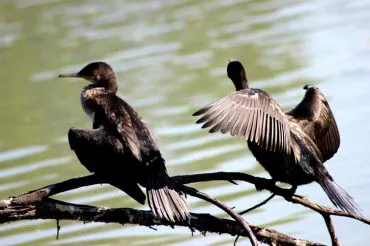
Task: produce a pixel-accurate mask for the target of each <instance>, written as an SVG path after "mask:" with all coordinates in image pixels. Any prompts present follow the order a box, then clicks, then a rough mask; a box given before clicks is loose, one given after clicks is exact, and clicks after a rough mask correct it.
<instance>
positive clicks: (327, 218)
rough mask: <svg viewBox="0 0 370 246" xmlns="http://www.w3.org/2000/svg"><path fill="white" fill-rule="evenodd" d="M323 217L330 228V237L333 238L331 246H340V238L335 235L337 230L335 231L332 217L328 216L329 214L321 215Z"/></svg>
mask: <svg viewBox="0 0 370 246" xmlns="http://www.w3.org/2000/svg"><path fill="white" fill-rule="evenodd" d="M321 215H322V216H323V217H324V220H325V224H326V227H327V228H328V231H329V235H330V238H331V245H332V246H339V241H338V237H337V235H336V233H335V229H334V226H333V223H332V221H331V218H330V215H327V214H321Z"/></svg>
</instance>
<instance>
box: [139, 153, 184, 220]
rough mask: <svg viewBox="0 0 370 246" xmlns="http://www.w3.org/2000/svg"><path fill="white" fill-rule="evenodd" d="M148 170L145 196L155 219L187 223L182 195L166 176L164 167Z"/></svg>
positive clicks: (162, 164)
mask: <svg viewBox="0 0 370 246" xmlns="http://www.w3.org/2000/svg"><path fill="white" fill-rule="evenodd" d="M159 159H161V160H160V161H163V163H161V164H160V165H161V166H162V167H163V168H158V166H157V167H156V168H150V167H148V168H149V169H150V171H149V172H148V183H147V187H146V188H147V196H148V203H149V207H150V209H151V210H152V212H153V213H154V215H156V216H157V217H159V218H161V219H164V220H166V221H168V222H176V221H188V220H189V218H190V214H189V209H188V205H187V203H186V200H185V197H184V194H182V193H181V192H180V191H178V190H177V189H176V185H175V184H174V183H173V182H172V180H171V178H170V177H169V176H168V174H167V171H166V168H165V167H164V160H163V159H162V158H159Z"/></svg>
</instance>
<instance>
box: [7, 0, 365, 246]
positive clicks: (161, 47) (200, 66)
mask: <svg viewBox="0 0 370 246" xmlns="http://www.w3.org/2000/svg"><path fill="white" fill-rule="evenodd" d="M369 12H370V4H369V3H367V2H366V1H352V2H343V1H342V2H341V3H340V4H338V3H337V2H336V1H326V2H322V1H317V0H310V1H295V2H292V1H267V0H265V1H248V2H246V1H241V0H233V1H225V0H207V1H187V0H174V1H166V2H164V1H160V0H156V1H124V2H122V1H115V0H109V1H95V0H93V1H85V2H83V3H81V2H79V1H66V0H54V1H44V0H28V1H20V0H17V1H10V0H4V1H1V3H0V16H1V17H0V63H1V66H0V76H1V77H0V78H1V83H2V84H3V89H2V90H0V96H1V98H2V103H1V104H0V110H1V114H0V121H1V122H2V124H1V126H2V127H1V130H0V148H1V149H0V164H1V166H0V170H1V172H0V178H1V180H2V182H1V186H0V197H3V198H5V197H8V196H10V195H15V194H19V193H22V192H25V191H27V190H31V189H35V188H38V187H41V186H44V185H46V184H49V183H52V182H58V181H62V180H65V179H68V178H70V177H75V176H78V175H84V174H87V171H86V170H85V169H84V168H83V167H81V166H80V165H78V164H77V163H78V162H77V159H76V158H75V156H74V155H73V153H72V152H71V151H70V150H69V147H68V144H67V142H66V138H65V135H66V133H67V130H68V128H69V127H71V126H78V127H89V125H90V123H89V120H88V119H87V118H86V116H85V115H84V114H83V112H82V110H81V109H80V106H79V92H80V89H81V87H82V86H83V85H84V84H83V83H82V82H77V81H74V82H73V83H72V80H70V82H71V83H69V82H68V81H63V82H62V81H59V80H57V79H56V74H58V73H60V72H69V71H73V70H76V69H79V68H80V67H81V66H83V65H84V64H86V63H87V62H89V61H92V60H105V61H107V62H109V63H111V65H112V66H113V67H114V68H115V70H116V71H117V72H118V73H119V77H120V89H119V92H120V96H122V97H123V98H124V99H126V100H127V101H129V102H130V104H132V105H133V106H134V107H135V108H136V109H137V110H138V111H139V113H140V115H142V116H143V118H144V119H145V120H146V121H147V122H148V124H149V125H150V126H151V127H152V128H153V129H154V133H155V135H156V137H157V138H158V140H159V142H160V147H161V149H162V152H163V154H164V155H165V157H166V159H167V164H168V166H169V171H170V173H171V174H181V173H194V172H206V171H217V170H225V171H243V172H248V173H252V174H256V175H260V176H267V174H266V173H265V172H264V171H263V170H262V168H261V167H260V166H259V165H258V164H257V163H256V161H255V160H254V158H253V157H251V156H250V154H249V152H248V151H247V150H246V148H245V143H244V142H243V141H240V140H238V139H232V138H230V137H227V136H222V135H218V134H217V135H209V134H207V133H206V132H203V131H201V130H200V129H199V127H198V126H196V125H195V124H194V121H195V119H194V118H193V117H191V116H190V115H191V113H192V112H193V111H195V109H197V108H199V107H200V106H202V105H205V104H206V103H208V102H211V101H213V100H215V99H217V98H220V97H222V96H224V95H225V93H227V91H230V92H231V91H233V88H232V84H231V83H229V81H227V79H226V73H225V66H226V64H227V59H240V60H241V61H242V62H243V63H245V64H246V66H247V72H248V76H249V77H250V78H251V80H253V84H254V85H255V87H260V88H263V89H264V90H266V91H268V92H269V93H270V94H271V95H272V96H273V97H274V98H275V99H276V100H277V101H278V102H279V103H280V104H281V105H282V106H283V107H286V108H288V107H291V106H293V105H295V104H297V102H298V101H299V100H300V99H301V98H302V96H303V93H304V91H303V89H302V87H303V85H304V84H307V83H314V84H317V85H319V87H320V89H321V90H322V91H323V92H324V93H325V95H326V96H327V97H328V98H329V101H330V105H331V107H332V109H333V111H334V114H335V116H336V118H337V122H338V125H339V129H340V132H341V139H342V145H341V148H340V149H339V152H338V154H336V156H335V157H334V158H333V159H331V160H330V161H328V164H327V166H328V168H329V170H330V172H331V173H332V175H333V176H334V177H335V178H336V180H337V182H338V183H339V184H341V186H343V188H345V189H346V190H347V191H348V192H349V193H350V194H352V195H353V196H354V197H355V198H356V200H357V201H358V202H359V204H360V205H361V207H362V208H363V210H364V211H363V213H364V214H367V215H368V214H369V213H370V210H369V207H370V199H369V196H368V192H367V189H366V188H365V187H368V186H369V181H368V178H367V177H368V176H369V175H370V168H369V167H368V164H367V162H368V160H367V158H366V156H367V155H366V154H367V148H366V145H367V144H366V143H367V136H368V133H369V132H370V128H369V127H370V126H369V124H367V121H368V115H369V114H368V112H370V99H369V97H368V89H369V85H368V82H367V80H368V78H369V75H370V71H369V68H368V64H369V61H368V57H369V55H370V45H369V40H370V39H369V38H370V37H369V35H368V32H367V29H366V27H365V25H364V24H363V23H367V21H368V20H369V18H370V17H369V16H370V13H369ZM358 170H361V172H358ZM354 180H355V181H356V182H353V181H354ZM197 187H198V188H201V189H202V190H204V191H205V192H209V193H210V194H212V195H215V196H217V197H219V198H221V199H223V200H225V201H226V202H227V203H228V204H230V205H232V206H236V208H237V209H239V210H242V209H244V208H246V207H248V206H250V205H253V204H254V203H255V202H256V201H261V200H262V199H263V198H265V197H267V196H268V193H267V192H260V193H256V192H254V187H252V186H250V185H247V184H240V185H238V186H235V185H232V184H229V183H224V182H212V183H205V184H198V185H197ZM299 193H301V194H306V195H310V197H312V199H315V200H317V201H320V202H322V203H326V204H330V202H329V201H327V198H326V196H325V194H324V193H323V192H321V190H320V188H319V187H317V186H316V185H315V184H313V185H307V186H304V187H301V188H299ZM58 198H60V199H63V200H66V201H74V202H81V203H89V204H93V205H100V206H107V207H108V206H109V207H138V208H144V209H147V207H146V206H139V205H138V204H136V203H135V202H134V201H132V199H129V198H128V197H127V196H126V195H125V194H123V193H122V192H120V191H118V190H115V189H114V188H111V187H109V186H93V187H89V188H84V189H78V190H76V191H72V192H69V193H67V194H62V195H60V196H58ZM189 201H190V202H191V206H192V208H193V210H194V211H195V212H212V213H215V214H219V215H221V214H222V213H221V211H220V210H218V209H216V208H214V207H213V206H210V205H209V204H207V203H205V202H202V201H198V200H197V199H194V198H190V199H189ZM276 211H279V213H276ZM247 217H248V220H249V221H250V222H251V223H254V224H262V225H268V226H270V227H273V228H275V229H277V230H280V231H282V232H286V233H291V234H293V235H295V236H297V237H302V238H306V239H312V240H316V241H320V242H324V243H329V238H328V236H327V234H326V228H325V226H324V223H323V222H322V219H321V218H320V216H317V215H314V214H313V213H311V212H309V211H308V210H306V209H304V208H301V207H299V206H295V205H292V204H287V203H286V202H284V201H283V200H281V199H278V198H276V199H273V200H272V201H271V202H270V203H269V204H268V205H266V206H265V207H263V208H261V209H259V210H258V211H256V212H254V213H252V214H250V215H248V216H247ZM334 223H335V225H336V227H337V229H338V234H339V238H340V240H341V242H342V243H343V244H344V245H363V244H366V243H365V242H367V238H366V237H365V236H366V234H365V232H367V231H368V227H366V226H364V225H361V224H359V223H355V222H353V221H351V220H346V219H335V221H334ZM307 228H314V229H315V230H313V229H310V230H307ZM348 228H350V229H348ZM55 231H56V229H55V221H25V222H16V223H12V224H7V225H2V226H0V244H1V245H9V244H27V245H40V244H77V243H79V242H83V243H86V244H87V243H95V244H122V243H124V244H125V245H133V244H135V245H138V244H148V242H150V243H151V244H152V245H164V244H167V245H181V244H186V245H188V244H191V243H194V244H217V245H225V244H226V245H230V244H231V243H232V242H233V240H234V238H232V237H229V236H225V235H221V236H220V235H212V234H210V235H207V237H203V236H200V235H199V234H198V233H197V234H195V236H194V237H191V236H190V235H191V234H190V232H189V230H187V229H184V228H176V229H175V230H172V229H168V228H162V227H161V228H159V230H158V231H152V230H150V229H147V228H138V227H128V226H125V227H124V228H122V226H119V225H106V224H87V225H85V224H80V223H72V222H62V230H61V239H60V240H59V241H55V239H54V238H55ZM353 232H356V233H353ZM241 242H242V243H244V242H246V241H241Z"/></svg>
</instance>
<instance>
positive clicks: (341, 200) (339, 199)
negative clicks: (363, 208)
mask: <svg viewBox="0 0 370 246" xmlns="http://www.w3.org/2000/svg"><path fill="white" fill-rule="evenodd" d="M319 184H320V185H321V187H322V188H323V189H324V191H325V192H326V194H327V195H328V197H329V199H330V200H331V202H332V203H333V204H334V205H335V206H336V207H338V208H340V209H342V210H343V211H346V212H348V213H349V214H351V215H353V216H355V217H356V218H359V217H361V216H362V214H361V212H360V208H359V207H358V205H357V204H356V202H355V200H354V199H353V198H352V197H351V196H350V195H349V194H348V193H347V192H346V191H345V190H343V189H342V188H341V187H340V186H339V185H337V184H336V183H335V182H334V181H333V180H331V179H330V178H325V179H323V180H320V181H319Z"/></svg>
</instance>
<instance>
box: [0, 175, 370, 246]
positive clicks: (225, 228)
mask: <svg viewBox="0 0 370 246" xmlns="http://www.w3.org/2000/svg"><path fill="white" fill-rule="evenodd" d="M172 179H173V180H174V182H176V183H178V184H188V183H196V182H206V181H216V180H221V181H222V180H223V181H227V182H232V183H233V182H234V181H235V180H239V181H245V182H249V183H251V184H254V185H255V186H256V189H257V190H262V189H265V190H269V191H271V192H272V193H273V195H279V196H282V197H284V198H285V199H286V200H287V201H289V202H292V203H296V204H300V205H303V206H305V207H307V208H310V209H312V210H314V211H316V212H318V213H320V214H321V215H322V216H323V217H324V219H325V223H326V226H327V228H328V231H329V233H330V237H331V239H332V244H333V245H339V242H338V239H337V236H336V234H335V230H334V226H333V224H332V221H331V218H330V215H336V216H343V217H349V218H352V219H356V220H359V221H361V222H363V223H366V224H369V225H370V219H368V218H365V217H360V218H356V217H354V216H352V215H351V214H349V213H347V212H344V211H341V210H339V209H336V208H329V207H325V206H322V205H320V204H318V203H315V202H313V201H310V200H309V199H307V198H305V197H302V196H299V195H295V194H293V192H292V190H289V189H283V188H280V187H278V186H276V185H275V182H273V181H272V180H270V179H265V178H259V177H254V176H252V175H248V174H245V173H236V172H217V173H203V174H193V175H183V176H175V177H172ZM99 183H106V182H104V181H103V180H101V179H99V178H98V177H96V176H95V175H89V176H85V177H80V178H74V179H70V180H66V181H64V182H61V183H57V184H52V185H49V186H46V187H43V188H41V189H39V190H34V191H30V192H27V193H25V194H22V195H20V196H17V197H12V198H10V199H7V200H2V201H0V223H4V222H10V221H15V220H24V219H40V218H42V219H58V220H59V219H72V220H82V221H98V222H107V223H110V222H112V223H122V224H125V223H130V224H137V225H144V226H148V227H151V226H153V225H169V224H166V222H162V221H160V220H158V219H157V218H154V217H153V215H152V214H151V213H150V212H147V211H140V210H133V209H103V208H96V207H91V206H85V205H75V204H69V203H63V202H61V201H56V200H52V199H49V198H48V197H49V196H51V195H55V194H58V193H61V192H65V191H68V190H72V189H76V188H79V187H83V186H88V185H94V184H99ZM179 186H180V185H179ZM186 191H187V192H186V193H188V194H189V195H193V196H197V197H199V198H201V199H204V200H206V201H208V202H212V203H213V204H215V205H217V206H219V207H220V208H222V209H224V210H225V211H227V212H228V213H229V214H230V215H231V216H232V217H233V218H234V219H236V220H237V221H238V222H241V224H238V223H237V222H234V221H230V220H221V219H218V218H215V217H213V216H211V215H204V214H192V220H191V224H190V225H187V224H180V223H179V224H176V225H178V226H190V227H191V229H192V228H195V229H197V230H199V231H201V232H206V231H209V232H217V233H228V234H230V235H239V236H244V237H246V236H247V237H248V236H249V235H251V236H250V237H249V238H252V237H253V234H254V235H255V237H256V238H257V240H259V241H261V242H264V243H267V244H270V245H320V244H317V243H313V242H309V241H305V240H299V239H295V238H293V237H290V236H288V235H284V234H281V233H279V232H276V231H274V230H271V229H268V228H261V227H257V226H253V225H248V224H247V223H246V222H245V221H244V220H243V219H242V218H241V217H240V218H239V217H238V216H235V214H234V211H232V209H230V208H228V207H227V206H222V204H223V203H220V201H217V200H216V199H214V198H211V197H209V196H207V195H205V194H203V193H201V192H199V191H196V190H195V189H193V188H190V187H186ZM271 197H272V196H271ZM271 197H270V198H271ZM214 201H216V203H215V202H214ZM264 202H265V203H266V202H267V201H264ZM220 204H221V206H220ZM230 211H231V213H230ZM121 214H122V216H123V218H121V217H120V216H121ZM92 215H93V216H92ZM223 223H224V224H223ZM241 225H243V226H241ZM248 227H249V228H250V229H249V230H251V231H252V233H251V231H249V230H248ZM252 240H253V239H252Z"/></svg>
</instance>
